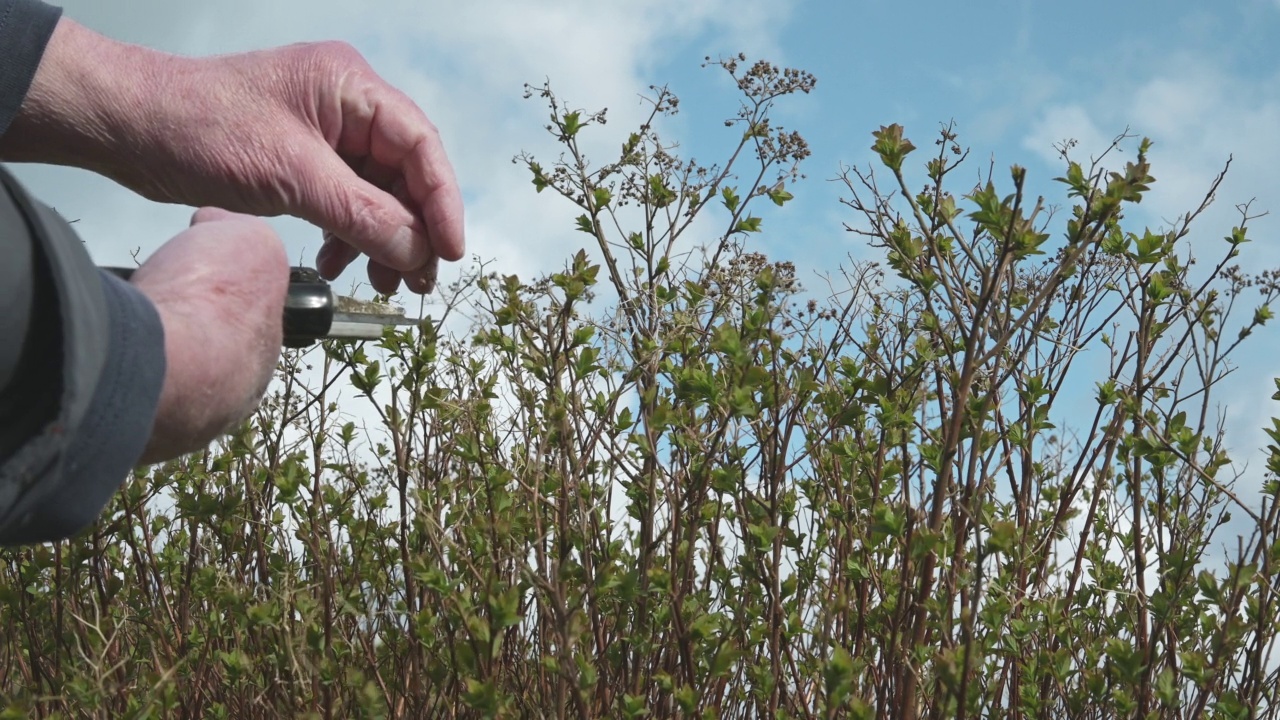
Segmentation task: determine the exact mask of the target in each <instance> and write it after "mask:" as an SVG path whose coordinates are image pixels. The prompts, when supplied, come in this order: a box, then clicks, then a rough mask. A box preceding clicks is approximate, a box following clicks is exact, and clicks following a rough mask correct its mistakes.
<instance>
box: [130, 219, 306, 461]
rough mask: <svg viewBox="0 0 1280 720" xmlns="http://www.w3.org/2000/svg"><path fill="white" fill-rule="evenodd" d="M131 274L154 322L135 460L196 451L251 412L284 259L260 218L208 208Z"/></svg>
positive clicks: (284, 282) (275, 329)
mask: <svg viewBox="0 0 1280 720" xmlns="http://www.w3.org/2000/svg"><path fill="white" fill-rule="evenodd" d="M192 223H193V225H192V226H191V227H189V228H187V229H186V230H184V231H182V232H181V233H179V234H178V235H176V236H175V237H174V238H173V239H172V240H170V241H169V242H167V243H165V244H164V245H163V246H162V247H161V248H160V249H159V250H157V251H156V252H155V253H153V254H152V255H151V257H150V258H148V259H147V261H146V262H145V263H143V264H142V266H141V267H139V268H138V270H137V271H136V272H135V273H134V275H133V279H132V282H133V283H134V285H136V286H137V287H138V289H139V290H141V291H142V292H143V293H145V294H146V295H147V297H148V298H150V299H151V301H152V303H154V304H155V306H156V310H157V311H158V312H159V314H160V320H161V322H162V324H163V325H164V335H165V360H166V369H165V378H164V387H163V389H162V390H161V393H160V407H159V408H158V410H157V414H156V420H155V424H154V426H153V428H152V434H151V439H150V442H149V443H148V445H147V449H146V451H145V453H144V454H143V461H144V462H158V461H161V460H165V459H169V458H173V457H177V456H178V455H181V454H184V453H187V452H192V451H194V450H198V449H200V448H202V447H204V446H205V445H207V444H208V443H209V442H211V441H212V440H214V439H215V438H217V437H218V436H220V435H222V434H223V433H225V432H227V431H228V430H230V429H231V428H233V427H234V426H235V425H236V424H237V423H239V422H240V421H242V420H243V419H244V418H246V417H248V416H249V415H250V414H252V413H253V411H254V409H255V408H256V407H257V405H258V402H259V401H260V399H261V397H262V394H263V393H264V392H265V391H266V388H267V385H268V384H269V383H270V381H271V378H272V376H273V373H274V370H275V364H276V361H277V360H278V359H279V356H280V344H281V335H282V330H281V318H282V315H283V308H284V297H285V293H286V292H287V286H288V277H289V265H288V258H287V256H286V254H285V251H284V246H283V244H282V243H281V242H280V239H279V238H278V237H277V236H276V234H275V232H274V231H272V229H271V227H270V226H269V225H267V224H266V223H265V222H263V221H261V220H259V219H257V218H251V217H248V216H244V215H235V214H233V213H228V212H226V211H224V210H217V209H215V208H209V209H201V210H200V211H197V212H196V214H195V216H194V217H193V218H192Z"/></svg>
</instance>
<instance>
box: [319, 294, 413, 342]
mask: <svg viewBox="0 0 1280 720" xmlns="http://www.w3.org/2000/svg"><path fill="white" fill-rule="evenodd" d="M333 305H334V313H333V324H332V325H330V326H329V333H328V335H327V337H330V338H345V339H349V340H377V339H379V338H381V337H382V330H383V328H387V327H397V326H412V325H417V324H418V322H419V321H418V320H414V319H412V318H407V317H405V314H404V309H403V308H399V307H396V306H395V305H388V304H387V303H379V302H369V301H366V300H357V299H355V298H350V297H345V296H342V295H338V296H336V297H334V303H333Z"/></svg>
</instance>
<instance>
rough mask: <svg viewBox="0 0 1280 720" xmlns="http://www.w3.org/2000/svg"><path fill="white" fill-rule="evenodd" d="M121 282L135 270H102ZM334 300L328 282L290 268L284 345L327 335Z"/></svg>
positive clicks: (308, 342) (303, 344)
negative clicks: (118, 278)
mask: <svg viewBox="0 0 1280 720" xmlns="http://www.w3.org/2000/svg"><path fill="white" fill-rule="evenodd" d="M102 269H103V270H106V271H107V272H110V273H113V274H114V275H116V276H117V277H120V278H121V279H124V280H128V279H130V278H131V277H133V271H134V268H127V267H104V268H102ZM334 312H335V301H334V294H333V290H332V289H331V288H330V287H329V283H327V282H325V281H324V278H322V277H320V273H318V272H316V271H315V270H314V269H313V268H308V267H292V268H289V293H288V295H286V296H285V300H284V346H285V347H290V348H301V347H307V346H308V345H311V344H313V343H315V342H316V341H317V340H320V339H321V338H324V337H327V336H328V335H329V330H330V328H331V327H332V326H333V314H334Z"/></svg>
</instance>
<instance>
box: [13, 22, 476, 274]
mask: <svg viewBox="0 0 1280 720" xmlns="http://www.w3.org/2000/svg"><path fill="white" fill-rule="evenodd" d="M0 160H8V161H18V162H46V163H56V164H64V165H73V166H77V167H84V168H88V169H90V170H93V171H95V172H98V173H100V174H103V175H105V176H107V177H110V178H112V179H114V180H116V181H117V182H120V183H121V184H123V185H125V186H126V187H129V188H131V189H133V190H135V191H137V192H139V193H140V194H142V195H143V196H145V197H148V198H151V199H153V200H158V201H163V202H179V203H184V204H188V205H196V206H200V205H213V206H218V207H224V208H227V209H229V210H233V211H236V212H245V213H250V214H254V215H279V214H290V215H295V216H297V217H301V218H303V219H305V220H308V221H310V222H312V223H313V224H315V225H317V226H319V227H320V228H321V229H322V230H323V231H324V233H325V243H324V245H323V247H322V248H321V250H320V253H319V255H318V257H317V260H316V264H317V267H318V269H319V270H320V271H321V274H323V275H325V276H326V277H328V278H333V277H335V276H336V275H337V274H338V273H340V272H341V271H342V269H343V268H345V267H346V266H347V265H348V264H349V263H351V262H352V261H353V260H354V259H355V258H356V257H357V256H358V255H359V254H360V253H364V254H366V255H368V256H369V258H370V263H369V278H370V281H371V282H372V284H373V285H374V287H375V288H376V289H378V290H379V291H381V292H394V291H395V289H396V288H397V287H398V286H399V284H400V281H401V279H402V278H403V279H404V280H405V281H406V284H407V285H408V286H409V288H410V289H411V290H414V291H416V292H427V291H430V289H431V286H432V285H434V280H435V275H436V266H437V263H438V260H439V259H441V258H443V259H445V260H456V259H459V258H460V257H461V256H462V254H463V251H464V241H463V211H462V202H461V192H460V190H459V189H458V185H457V182H456V180H455V178H454V173H453V169H452V167H451V165H450V164H449V161H448V159H447V157H446V155H445V153H444V149H443V146H442V144H441V141H440V137H439V133H438V132H437V131H436V129H435V127H434V126H433V125H432V124H431V123H430V121H429V120H428V119H427V117H426V116H425V115H424V114H423V112H422V110H421V109H420V108H418V106H417V105H415V104H414V103H413V102H412V101H411V100H410V99H409V98H408V97H407V96H405V95H404V94H403V93H401V92H400V91H398V90H396V89H394V88H392V87H391V86H390V85H388V84H387V83H386V82H385V81H383V80H382V79H381V78H380V77H378V75H377V74H376V73H375V72H374V71H373V70H372V68H371V67H370V66H369V65H368V63H366V62H365V61H364V59H363V58H362V57H360V55H359V53H357V52H356V51H355V50H354V49H352V48H351V47H350V46H347V45H345V44H342V43H310V44H300V45H290V46H287V47H283V48H276V49H273V50H266V51H261V52H253V53H244V54H237V55H226V56H219V57H212V58H184V57H178V56H174V55H168V54H165V53H160V52H157V51H154V50H150V49H146V48H141V47H137V46H133V45H127V44H124V43H119V42H116V41H114V40H111V39H109V38H105V37H103V36H101V35H99V34H97V33H94V32H92V31H91V30H88V29H87V28H84V27H82V26H80V25H77V24H76V23H74V22H73V21H71V20H68V19H66V18H63V19H62V20H61V21H60V22H59V23H58V26H57V28H56V30H55V31H54V33H53V36H52V38H51V39H50V42H49V47H48V51H47V53H46V58H45V61H44V63H43V64H42V67H41V72H40V74H39V75H38V76H37V77H36V80H35V82H34V83H33V85H32V88H31V92H30V93H29V95H28V98H27V102H26V103H24V105H23V108H22V110H21V111H20V112H19V113H18V114H17V117H15V119H14V122H13V125H12V127H11V128H10V130H9V132H7V133H6V134H5V135H4V136H3V137H0Z"/></svg>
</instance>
